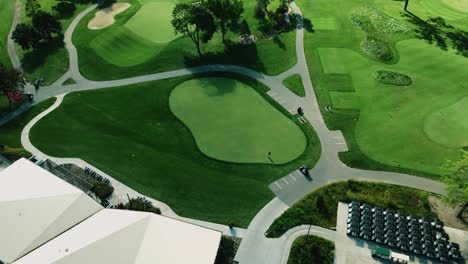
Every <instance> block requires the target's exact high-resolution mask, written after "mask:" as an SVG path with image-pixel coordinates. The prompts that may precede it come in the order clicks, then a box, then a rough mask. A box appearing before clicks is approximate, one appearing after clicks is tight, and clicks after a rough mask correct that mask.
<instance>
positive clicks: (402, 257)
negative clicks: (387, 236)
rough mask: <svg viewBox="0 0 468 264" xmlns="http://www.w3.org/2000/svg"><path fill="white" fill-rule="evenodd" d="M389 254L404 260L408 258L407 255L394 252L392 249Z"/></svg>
mask: <svg viewBox="0 0 468 264" xmlns="http://www.w3.org/2000/svg"><path fill="white" fill-rule="evenodd" d="M391 255H392V257H394V258H397V259H401V260H406V261H409V260H410V259H409V256H408V255H404V254H400V253H396V252H393V251H392V254H391Z"/></svg>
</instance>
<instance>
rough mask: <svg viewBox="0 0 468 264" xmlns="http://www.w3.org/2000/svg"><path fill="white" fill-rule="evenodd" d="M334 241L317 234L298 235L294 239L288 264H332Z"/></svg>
mask: <svg viewBox="0 0 468 264" xmlns="http://www.w3.org/2000/svg"><path fill="white" fill-rule="evenodd" d="M334 258H335V243H333V242H332V241H330V240H327V239H324V238H321V237H318V236H312V235H310V236H300V237H298V238H296V240H294V243H293V245H292V247H291V252H290V253H289V259H288V264H332V263H333V260H334Z"/></svg>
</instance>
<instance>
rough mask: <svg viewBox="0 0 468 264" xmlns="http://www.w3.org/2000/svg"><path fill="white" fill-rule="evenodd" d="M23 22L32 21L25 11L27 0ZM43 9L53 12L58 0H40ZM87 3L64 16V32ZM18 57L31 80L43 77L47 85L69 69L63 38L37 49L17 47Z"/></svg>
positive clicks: (22, 16) (78, 5) (23, 2)
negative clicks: (25, 49)
mask: <svg viewBox="0 0 468 264" xmlns="http://www.w3.org/2000/svg"><path fill="white" fill-rule="evenodd" d="M21 2H22V13H21V22H23V23H31V18H29V17H27V16H26V13H25V8H24V6H25V3H26V1H25V0H22V1H21ZM39 3H40V5H41V9H42V10H44V11H46V12H51V11H52V7H53V6H55V5H56V3H57V1H56V0H42V1H39ZM86 7H87V5H84V4H77V5H76V10H75V12H74V13H73V14H72V15H71V16H69V17H65V18H62V19H61V20H60V22H61V23H62V28H63V32H65V30H66V29H67V28H68V26H69V25H70V23H71V22H72V20H73V18H74V17H75V16H76V15H77V14H79V13H80V12H81V11H83V10H84V9H86ZM16 50H17V52H18V57H19V58H20V60H21V64H22V66H23V70H24V72H25V73H26V76H27V77H28V78H29V79H30V80H34V79H36V78H39V77H43V78H44V81H45V83H46V85H48V84H51V83H53V82H54V81H56V80H57V79H58V78H59V77H60V76H62V75H63V74H64V73H65V72H67V70H68V53H67V51H66V49H65V47H64V44H63V41H62V39H58V38H57V39H54V40H52V41H50V42H49V43H47V44H44V45H42V46H41V47H40V48H38V49H37V50H36V51H32V50H27V51H23V50H22V49H21V48H19V47H17V49H16Z"/></svg>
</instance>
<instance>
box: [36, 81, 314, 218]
mask: <svg viewBox="0 0 468 264" xmlns="http://www.w3.org/2000/svg"><path fill="white" fill-rule="evenodd" d="M199 77H226V78H229V79H220V80H222V83H223V84H227V83H229V82H231V83H232V84H233V85H235V86H236V90H237V89H239V91H236V92H235V93H234V95H233V97H232V98H231V97H227V98H226V99H223V101H224V102H226V103H229V101H230V100H231V101H232V103H236V104H237V109H242V108H243V107H245V105H247V106H249V105H250V106H249V107H252V108H251V109H252V110H254V111H257V112H269V117H271V118H272V119H271V120H265V119H262V118H261V116H260V117H256V115H257V114H259V113H251V112H245V111H244V110H240V111H241V112H239V113H233V111H235V109H234V108H233V107H231V106H230V107H227V108H225V110H224V111H223V113H222V114H221V116H220V117H219V119H222V118H223V116H225V117H227V118H225V119H226V121H225V123H224V124H225V125H227V121H228V120H227V119H228V118H234V120H233V121H234V122H236V123H237V124H239V125H241V126H247V125H250V127H239V128H238V129H241V130H244V131H245V134H244V135H240V134H239V135H233V136H235V137H236V139H239V140H242V141H240V142H236V143H237V146H236V147H235V148H250V146H249V145H248V144H247V139H248V138H249V137H250V138H252V140H261V136H263V137H265V138H267V139H270V142H269V143H271V145H272V146H273V147H275V148H277V147H278V146H276V145H275V144H276V142H271V139H272V138H274V137H272V136H271V135H269V134H279V133H282V132H283V131H287V130H285V129H284V128H282V129H281V130H280V131H268V130H267V131H259V130H258V126H254V125H251V124H250V123H249V121H248V120H257V122H261V124H262V125H264V126H265V127H274V126H275V124H269V123H278V122H279V123H281V124H283V125H285V126H286V127H288V126H289V127H291V126H293V127H294V126H296V124H298V125H299V124H300V123H299V121H297V118H295V117H292V116H290V115H289V113H287V112H286V110H284V109H281V108H280V106H279V105H278V104H276V103H275V102H274V101H273V99H271V98H270V97H269V96H268V95H267V94H266V92H267V91H268V90H269V89H268V88H266V87H265V86H263V85H262V84H260V83H259V82H256V81H254V80H252V79H249V78H246V77H241V76H238V75H228V74H226V75H216V76H213V75H203V76H199ZM193 78H197V77H196V76H191V77H183V78H174V79H168V80H161V81H154V82H146V83H142V84H136V85H130V86H125V87H115V88H108V89H100V90H95V91H87V92H76V93H71V94H69V95H67V96H66V97H65V99H64V101H63V103H62V105H61V106H60V107H59V108H58V109H56V110H55V111H53V112H52V113H50V114H49V115H47V116H46V117H44V119H42V120H40V121H39V122H38V123H37V124H36V125H35V126H34V127H33V128H32V130H31V133H30V138H31V141H32V142H33V144H34V145H35V146H37V147H38V148H39V149H40V150H41V151H43V152H44V153H47V154H48V155H52V156H55V157H79V158H82V159H84V160H86V161H87V162H89V163H91V164H93V165H94V166H96V167H97V168H99V169H101V170H103V171H104V172H106V173H108V174H109V175H112V177H114V178H116V179H117V180H119V181H121V182H122V183H124V184H126V185H128V186H129V187H130V188H132V189H134V190H136V191H138V192H140V193H142V194H144V195H147V196H149V197H152V198H155V199H157V200H159V201H162V202H164V203H166V204H168V205H169V206H170V207H171V208H172V209H173V210H174V211H175V212H176V213H177V214H179V215H182V216H186V217H191V218H195V219H200V220H207V221H211V222H217V223H223V224H229V223H234V224H235V225H236V226H242V227H246V226H247V225H248V224H249V222H250V220H251V219H252V218H253V217H254V216H255V214H256V213H257V212H258V211H259V210H260V209H261V208H262V207H263V206H264V205H265V204H266V203H267V202H268V201H270V200H271V199H272V198H273V196H274V194H273V193H272V192H271V191H270V189H269V188H268V184H270V183H271V182H273V181H275V180H276V179H278V178H281V177H283V176H284V175H287V174H288V173H290V172H291V171H292V170H295V169H297V168H298V167H299V166H300V165H301V164H308V165H309V166H313V165H314V164H315V163H316V161H317V160H318V158H319V156H320V151H321V150H320V143H319V140H318V138H317V135H316V134H315V132H314V131H313V129H312V128H311V127H310V126H309V125H305V124H300V126H296V127H294V128H293V129H292V130H293V131H292V135H294V133H298V135H295V136H290V135H288V134H284V135H282V136H283V137H284V138H288V139H289V140H292V141H294V140H297V139H295V138H294V137H298V138H299V139H300V140H302V138H304V135H305V137H306V147H305V149H304V146H302V149H301V150H300V151H301V153H299V154H294V153H293V152H294V151H292V150H288V149H286V153H288V151H289V154H287V155H289V156H288V157H286V156H284V157H283V156H278V157H279V158H283V159H286V158H288V159H293V158H294V157H293V156H295V155H299V157H297V158H295V159H294V161H291V162H288V163H285V164H271V163H270V164H266V163H265V164H258V163H257V164H248V163H232V162H226V161H221V160H218V159H212V158H210V157H208V156H207V155H205V154H203V153H202V152H201V151H200V149H199V146H198V145H197V143H196V140H195V139H196V137H195V138H194V136H193V134H192V131H191V130H190V129H193V128H192V127H187V126H186V124H184V123H183V122H181V121H180V120H179V118H178V117H176V116H175V115H174V114H173V113H172V111H171V107H170V101H173V99H177V97H174V94H172V92H173V91H175V92H176V93H178V92H184V89H183V87H184V86H185V85H187V84H194V83H206V80H218V79H217V78H215V79H211V78H209V79H207V78H202V79H201V80H202V81H201V82H200V81H199V80H198V79H193ZM233 78H234V79H236V81H233V80H232V79H233ZM192 88H194V89H196V87H192ZM211 89H212V91H213V88H211ZM245 90H248V91H245ZM199 92H200V91H199ZM193 94H195V93H193ZM181 95H182V96H183V95H184V94H183V93H182V94H181ZM199 95H200V98H202V97H203V96H202V95H203V94H202V93H199ZM238 96H246V98H245V99H244V101H246V102H245V105H244V103H243V102H239V101H238ZM170 98H171V99H170ZM200 98H197V100H194V102H193V103H191V104H189V105H187V107H195V106H194V104H197V103H201V104H206V103H209V98H208V97H207V98H202V100H201V101H198V99H200ZM229 98H231V99H229ZM262 100H263V101H265V100H266V101H268V102H269V103H270V104H271V105H270V104H269V103H266V102H261V101H262ZM176 101H177V100H176ZM249 101H250V102H249ZM253 103H255V104H256V103H259V105H255V106H254V105H251V104H253ZM213 106H216V107H219V106H218V105H217V104H216V103H213ZM192 109H193V108H192ZM277 109H278V110H277ZM202 110H203V109H202ZM210 111H213V112H217V111H218V110H216V109H210V108H208V107H205V108H204V111H203V113H199V114H198V118H199V119H200V120H201V121H203V122H205V124H204V125H205V126H206V127H209V128H212V129H216V130H217V131H219V133H222V132H223V128H216V127H214V124H211V123H209V122H213V121H214V120H213V119H210V118H208V117H204V116H203V115H209V114H210V113H209V112H210ZM279 111H281V113H280V112H279ZM242 113H243V114H242ZM241 114H242V115H243V116H242V117H241ZM260 114H262V113H260ZM228 115H229V117H228ZM286 116H287V117H286ZM236 118H237V119H238V120H235V119H236ZM241 119H245V120H247V121H242V120H241ZM218 124H219V123H218ZM190 126H191V124H190ZM249 130H252V132H248V131H249ZM224 132H226V130H224ZM260 132H261V135H259V133H260ZM209 133H210V135H213V134H215V133H213V132H209ZM288 133H289V132H288ZM241 136H245V138H243V139H242V138H241ZM301 137H302V138H301ZM197 140H198V138H197ZM217 144H218V149H217V150H215V151H218V153H222V152H221V151H222V150H223V148H224V147H225V145H224V143H223V142H217ZM211 145H212V146H214V145H215V144H211ZM267 151H268V150H267ZM296 153H297V152H296ZM275 155H279V153H278V154H275V153H274V152H273V153H272V156H273V157H275ZM254 158H257V159H261V158H263V159H266V158H267V153H264V152H262V157H260V154H259V157H253V158H252V159H254ZM283 161H284V160H283Z"/></svg>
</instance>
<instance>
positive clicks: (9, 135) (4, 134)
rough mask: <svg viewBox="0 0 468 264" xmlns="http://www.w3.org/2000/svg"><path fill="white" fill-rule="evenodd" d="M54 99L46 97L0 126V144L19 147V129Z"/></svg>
mask: <svg viewBox="0 0 468 264" xmlns="http://www.w3.org/2000/svg"><path fill="white" fill-rule="evenodd" d="M54 101H55V98H51V99H47V100H46V101H43V102H41V103H39V104H37V105H34V106H32V107H31V108H30V109H29V110H27V111H26V112H24V113H23V114H21V115H20V116H18V117H17V118H15V119H14V120H12V121H10V122H8V123H6V124H5V125H3V126H0V145H7V146H9V147H13V148H21V147H22V146H21V131H22V130H23V128H24V126H25V125H27V124H28V123H29V121H31V119H33V118H34V117H35V116H37V115H38V114H39V113H41V112H42V111H44V110H45V109H47V108H49V106H51V105H52V104H53V103H54Z"/></svg>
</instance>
